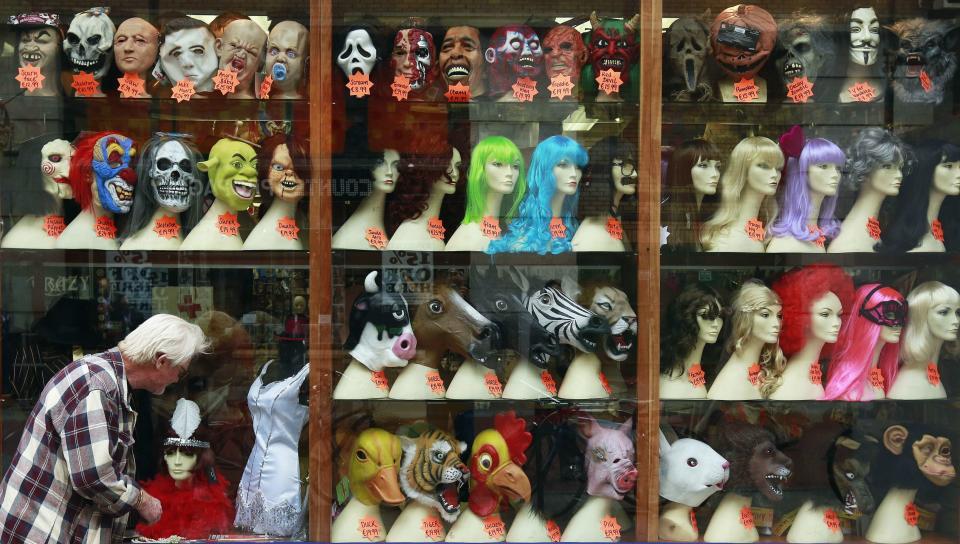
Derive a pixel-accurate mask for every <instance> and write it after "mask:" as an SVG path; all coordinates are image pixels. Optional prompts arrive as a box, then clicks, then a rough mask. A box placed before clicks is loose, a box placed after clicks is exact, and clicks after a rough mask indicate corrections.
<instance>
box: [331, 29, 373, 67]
mask: <svg viewBox="0 0 960 544" xmlns="http://www.w3.org/2000/svg"><path fill="white" fill-rule="evenodd" d="M376 62H377V47H376V46H375V45H373V38H371V37H370V33H369V32H368V31H367V30H366V29H364V28H356V29H353V30H351V31H350V32H348V33H347V36H346V37H345V38H344V40H343V47H342V48H340V54H338V55H337V66H339V67H340V70H342V71H343V75H345V76H347V77H350V76H352V75H353V74H364V75H368V76H369V75H370V74H371V73H373V65H374V64H376Z"/></svg>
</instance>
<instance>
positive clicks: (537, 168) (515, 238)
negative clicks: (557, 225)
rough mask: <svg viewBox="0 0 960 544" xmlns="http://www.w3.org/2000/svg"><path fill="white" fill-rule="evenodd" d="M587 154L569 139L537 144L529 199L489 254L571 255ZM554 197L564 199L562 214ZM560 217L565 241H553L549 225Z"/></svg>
mask: <svg viewBox="0 0 960 544" xmlns="http://www.w3.org/2000/svg"><path fill="white" fill-rule="evenodd" d="M588 161H589V157H588V156H587V150H586V149H584V148H583V146H581V145H580V144H579V143H577V142H576V141H575V140H572V139H570V138H568V137H566V136H551V137H549V138H547V139H546V140H544V141H542V142H540V143H539V144H537V147H536V149H534V150H533V156H532V157H531V158H530V169H529V170H528V171H527V188H528V191H527V195H526V196H525V197H524V199H523V202H522V203H521V204H520V214H519V216H518V217H517V219H515V220H514V221H513V222H512V223H510V228H509V230H508V232H507V233H506V234H504V236H503V237H501V238H499V239H497V240H491V242H490V246H489V250H488V251H489V252H490V253H497V252H503V251H530V252H536V253H540V254H541V255H542V254H544V253H546V252H548V251H549V252H550V253H563V252H565V251H570V240H572V239H573V235H574V232H576V230H577V226H578V225H579V222H578V221H577V201H578V199H579V190H580V180H581V178H582V176H583V168H584V167H585V166H586V165H587V162H588ZM555 195H563V203H562V206H561V209H560V213H559V214H558V215H557V214H555V211H554V210H553V209H552V208H553V203H554V197H555ZM555 215H556V216H557V217H560V218H561V220H562V221H563V224H564V226H566V236H565V237H564V238H553V237H552V235H551V233H550V221H551V219H552V218H553V217H554V216H555Z"/></svg>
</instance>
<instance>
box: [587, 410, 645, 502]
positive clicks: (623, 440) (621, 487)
mask: <svg viewBox="0 0 960 544" xmlns="http://www.w3.org/2000/svg"><path fill="white" fill-rule="evenodd" d="M632 427H633V420H627V421H625V422H624V423H622V424H621V425H620V426H619V427H617V428H616V429H608V428H606V427H602V426H601V425H600V424H599V423H597V420H595V419H593V417H591V416H589V415H587V416H585V420H584V421H582V422H581V423H580V434H582V435H583V436H584V437H585V438H586V439H587V445H586V452H585V453H584V455H585V457H586V466H587V493H588V494H590V495H591V496H593V497H606V498H608V499H613V500H617V501H618V500H620V499H622V498H623V496H624V495H626V494H627V493H629V492H630V490H631V489H633V486H634V485H635V484H636V483H637V467H636V465H634V463H633V460H634V458H635V457H636V452H635V450H634V447H633V439H632V438H631V436H632V433H631V430H632Z"/></svg>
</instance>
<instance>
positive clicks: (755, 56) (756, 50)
mask: <svg viewBox="0 0 960 544" xmlns="http://www.w3.org/2000/svg"><path fill="white" fill-rule="evenodd" d="M776 43H777V22H776V21H774V20H773V16H772V15H770V13H769V12H767V11H766V10H765V9H763V8H761V7H759V6H754V5H750V4H738V5H736V6H733V7H729V8H727V9H725V10H723V11H721V12H720V14H719V15H717V18H716V19H714V20H713V24H712V25H710V45H711V46H713V57H714V59H716V61H717V64H718V65H719V66H720V69H721V70H723V71H724V73H726V74H727V75H728V76H729V77H730V78H732V79H734V80H741V79H749V78H752V77H754V76H756V75H757V73H759V72H760V70H761V69H762V68H763V66H764V65H765V64H766V63H767V60H769V59H770V53H771V52H772V51H773V47H774V45H776Z"/></svg>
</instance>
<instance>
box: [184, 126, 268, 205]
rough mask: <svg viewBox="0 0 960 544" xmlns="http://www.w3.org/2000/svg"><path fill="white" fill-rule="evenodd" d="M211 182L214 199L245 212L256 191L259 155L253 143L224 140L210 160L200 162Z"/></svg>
mask: <svg viewBox="0 0 960 544" xmlns="http://www.w3.org/2000/svg"><path fill="white" fill-rule="evenodd" d="M197 167H198V168H199V169H200V171H201V172H206V173H207V176H208V178H209V179H210V188H211V189H212V190H213V196H215V197H217V198H218V199H219V200H222V201H223V202H224V203H225V204H226V205H227V206H228V207H229V208H230V209H231V210H237V211H239V210H246V209H247V208H248V207H250V205H251V204H253V196H254V195H255V194H256V189H257V152H256V150H254V149H253V147H252V146H250V144H248V143H246V142H241V141H238V140H231V139H228V138H224V139H222V140H218V141H217V143H215V144H213V147H212V148H210V154H209V158H208V159H207V160H205V161H203V162H200V163H197Z"/></svg>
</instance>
